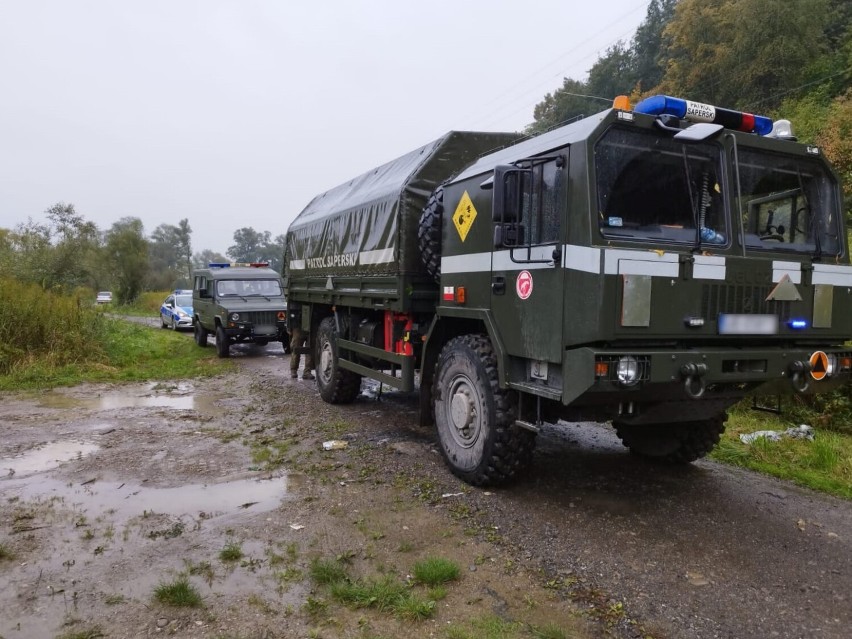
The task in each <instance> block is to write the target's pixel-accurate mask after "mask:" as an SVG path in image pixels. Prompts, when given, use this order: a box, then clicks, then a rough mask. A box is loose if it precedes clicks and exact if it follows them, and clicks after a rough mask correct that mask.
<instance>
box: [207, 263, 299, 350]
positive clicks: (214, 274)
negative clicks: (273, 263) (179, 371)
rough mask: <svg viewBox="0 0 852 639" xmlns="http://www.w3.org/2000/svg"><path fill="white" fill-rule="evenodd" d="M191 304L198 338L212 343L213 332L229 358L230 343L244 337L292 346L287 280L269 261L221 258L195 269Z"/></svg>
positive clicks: (260, 342) (266, 342) (217, 345)
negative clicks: (290, 344)
mask: <svg viewBox="0 0 852 639" xmlns="http://www.w3.org/2000/svg"><path fill="white" fill-rule="evenodd" d="M192 308H193V326H194V327H195V343H196V344H198V345H199V346H207V336H208V334H210V333H212V334H213V335H214V336H215V339H216V353H217V355H218V356H219V357H228V356H229V355H230V348H231V344H234V343H240V342H253V343H255V344H258V345H260V346H265V345H266V344H268V343H269V342H272V341H280V342H281V343H282V344H283V345H284V348H285V350H287V349H288V347H289V336H288V333H287V303H286V301H285V299H284V289H283V283H282V281H281V276H280V275H279V274H278V273H277V272H276V271H275V270H273V269H271V268H269V264H267V263H265V262H252V263H234V264H231V263H228V262H222V263H218V262H217V263H210V264H209V265H208V267H207V268H201V269H197V270H195V271H194V272H193V286H192Z"/></svg>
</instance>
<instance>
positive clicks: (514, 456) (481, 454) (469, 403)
mask: <svg viewBox="0 0 852 639" xmlns="http://www.w3.org/2000/svg"><path fill="white" fill-rule="evenodd" d="M432 397H433V402H434V404H433V406H434V411H435V425H436V427H437V429H438V440H439V442H440V444H441V453H442V454H443V456H444V460H445V461H446V462H447V465H449V467H450V470H452V472H453V474H454V475H456V476H457V477H459V478H461V479H463V480H464V481H466V482H467V483H469V484H473V485H474V486H486V485H493V484H499V483H503V482H505V481H507V480H509V479H511V478H513V477H514V476H515V475H517V474H518V473H519V472H520V471H521V470H523V469H524V468H526V466H528V465H529V463H530V461H531V460H532V451H533V447H534V446H535V434H534V433H532V432H530V431H528V430H524V429H523V428H520V427H519V426H517V425H516V423H515V421H516V418H517V402H516V401H515V396H514V394H513V393H512V392H511V391H508V390H504V389H501V388H500V386H499V383H498V379H497V359H496V357H495V356H494V349H493V347H492V346H491V342H490V341H489V340H488V337H487V336H486V335H463V336H461V337H456V338H454V339H452V340H450V341H449V342H447V344H446V345H445V346H444V348H443V349H442V350H441V354H440V356H439V357H438V363H437V365H436V369H435V381H434V384H433V388H432Z"/></svg>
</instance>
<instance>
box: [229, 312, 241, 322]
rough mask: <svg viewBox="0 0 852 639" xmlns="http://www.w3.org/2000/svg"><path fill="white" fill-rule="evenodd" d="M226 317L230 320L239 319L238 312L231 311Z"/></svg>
mask: <svg viewBox="0 0 852 639" xmlns="http://www.w3.org/2000/svg"><path fill="white" fill-rule="evenodd" d="M228 319H229V320H231V321H232V322H237V321H239V319H240V314H239V313H231V314H230V315H229V316H228Z"/></svg>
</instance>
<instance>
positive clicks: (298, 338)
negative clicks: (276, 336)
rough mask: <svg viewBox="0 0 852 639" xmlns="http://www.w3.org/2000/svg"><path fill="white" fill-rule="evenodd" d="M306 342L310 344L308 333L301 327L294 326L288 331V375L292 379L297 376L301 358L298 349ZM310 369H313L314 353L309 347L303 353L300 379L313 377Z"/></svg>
mask: <svg viewBox="0 0 852 639" xmlns="http://www.w3.org/2000/svg"><path fill="white" fill-rule="evenodd" d="M306 344H307V345H308V346H310V340H308V333H307V332H306V331H303V330H302V328H301V327H298V326H294V327H293V328H292V329H291V331H290V377H292V378H293V379H296V378H297V377H299V360H301V359H302V356H301V355H300V354H299V349H300V348H302V347H303V346H305V345H306ZM312 370H314V354H313V353H312V352H311V351H310V349H309V350H308V352H307V354H306V355H305V372H304V373H302V379H314V375H313V373H311V371H312Z"/></svg>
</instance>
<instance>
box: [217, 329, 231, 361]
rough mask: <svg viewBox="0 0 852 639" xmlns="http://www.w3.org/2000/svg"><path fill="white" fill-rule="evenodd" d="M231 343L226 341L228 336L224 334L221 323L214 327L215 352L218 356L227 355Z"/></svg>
mask: <svg viewBox="0 0 852 639" xmlns="http://www.w3.org/2000/svg"><path fill="white" fill-rule="evenodd" d="M230 349H231V344H230V342H229V341H228V336H227V335H226V334H225V329H224V328H222V326H221V325H219V326H217V327H216V354H217V355H218V356H219V357H228V355H230V354H231V353H230Z"/></svg>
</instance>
